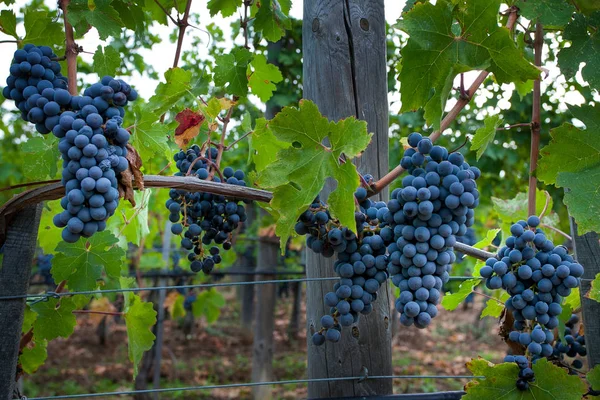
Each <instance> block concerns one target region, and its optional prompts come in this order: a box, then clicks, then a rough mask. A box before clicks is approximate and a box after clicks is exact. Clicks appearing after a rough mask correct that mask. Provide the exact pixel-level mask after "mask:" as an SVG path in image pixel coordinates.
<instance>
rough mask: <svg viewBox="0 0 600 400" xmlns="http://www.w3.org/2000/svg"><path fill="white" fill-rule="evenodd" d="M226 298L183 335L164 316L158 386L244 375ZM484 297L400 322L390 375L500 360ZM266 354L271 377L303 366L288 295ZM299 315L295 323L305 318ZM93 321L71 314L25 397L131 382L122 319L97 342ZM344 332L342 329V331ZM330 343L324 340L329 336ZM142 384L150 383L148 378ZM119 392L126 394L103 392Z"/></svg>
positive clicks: (302, 344) (407, 384)
mask: <svg viewBox="0 0 600 400" xmlns="http://www.w3.org/2000/svg"><path fill="white" fill-rule="evenodd" d="M223 293H224V295H225V297H226V300H227V303H226V304H227V305H226V307H225V308H224V309H223V310H222V314H221V317H220V318H219V320H218V321H217V322H216V323H215V324H213V325H209V326H207V325H206V324H205V323H204V321H195V326H194V328H193V330H192V333H191V334H189V335H186V334H184V333H183V331H182V329H181V326H180V325H181V321H179V322H178V321H172V320H168V321H166V322H165V332H164V347H163V356H162V357H163V361H162V364H161V377H162V379H161V388H181V387H187V386H203V385H223V384H231V383H242V382H250V381H251V368H252V339H251V338H249V337H248V334H247V333H245V331H244V330H243V329H242V327H241V326H240V323H239V303H238V302H237V301H236V294H235V291H234V290H226V291H224V292H223ZM482 307H483V301H481V300H480V299H476V300H475V303H473V304H471V305H470V307H469V308H468V309H464V308H462V307H459V308H458V309H457V310H456V311H453V312H448V311H443V310H441V312H440V314H439V315H438V316H437V317H436V318H435V319H434V320H433V321H432V324H431V326H430V327H429V328H428V329H427V330H418V329H416V328H402V329H400V330H399V331H398V332H397V334H396V335H395V337H394V341H393V355H392V357H393V366H394V374H395V375H469V371H468V370H467V369H466V367H465V363H466V362H467V361H469V360H470V359H471V358H473V357H477V356H482V357H484V358H486V359H488V360H491V361H500V360H501V359H502V357H503V356H504V354H505V352H506V345H505V344H504V343H503V342H502V341H501V340H500V338H499V337H498V336H497V334H496V330H497V328H496V320H494V319H492V318H485V319H483V320H480V319H479V314H480V311H481V308H482ZM276 309H277V311H276V313H277V319H276V329H275V332H274V337H275V342H276V343H275V353H274V360H273V366H274V368H273V370H274V377H273V379H274V380H295V379H304V378H306V377H307V373H306V333H305V332H304V331H303V330H302V329H301V332H300V333H299V335H298V337H297V338H295V339H290V338H289V337H288V334H287V328H288V323H289V315H290V312H291V299H289V298H283V299H279V300H278V305H277V307H276ZM304 325H305V321H301V325H300V326H302V327H303V326H304ZM96 328H97V327H96V325H95V323H94V322H93V321H92V320H91V319H90V317H89V316H87V315H78V326H77V328H76V330H75V333H74V334H73V335H72V336H71V337H70V338H69V339H66V340H63V339H58V340H55V341H53V342H51V344H50V345H49V347H48V360H47V362H46V364H45V365H44V366H42V367H41V368H40V370H39V371H38V372H37V373H36V374H34V375H33V376H26V377H25V378H24V379H23V392H22V394H23V395H25V396H27V397H29V398H31V397H36V396H54V395H66V394H84V393H101V392H112V391H127V390H133V367H132V364H131V362H130V361H129V359H128V355H127V335H126V332H125V325H124V323H114V322H112V323H110V324H109V331H108V332H109V335H108V338H107V341H106V343H105V344H104V345H101V344H100V340H99V337H98V335H97V333H96V332H97V329H96ZM346 334H347V333H346ZM328 345H331V344H328ZM466 382H467V380H465V379H396V380H394V393H416V392H434V391H442V390H460V389H461V388H462V387H463V385H464V384H465V383H466ZM148 387H149V388H151V387H152V383H149V385H148ZM250 394H251V389H250V388H247V387H242V388H228V389H213V390H196V391H173V392H168V393H161V395H160V397H159V398H161V399H245V398H250V397H251V395H250ZM306 396H307V387H306V384H298V385H276V386H274V387H273V398H275V399H297V398H305V397H306ZM102 398H106V399H116V398H119V399H126V398H132V397H128V396H120V397H115V396H111V397H102Z"/></svg>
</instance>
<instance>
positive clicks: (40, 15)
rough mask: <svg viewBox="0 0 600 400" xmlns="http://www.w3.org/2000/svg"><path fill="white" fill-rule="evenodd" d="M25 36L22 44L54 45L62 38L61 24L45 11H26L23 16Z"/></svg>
mask: <svg viewBox="0 0 600 400" xmlns="http://www.w3.org/2000/svg"><path fill="white" fill-rule="evenodd" d="M24 25H25V37H24V38H23V42H22V44H27V43H31V44H35V45H36V46H41V45H49V46H52V45H55V44H56V43H62V40H63V38H64V33H63V28H62V25H61V24H59V23H58V22H56V21H55V20H54V18H53V16H52V15H51V14H50V13H47V12H45V11H27V12H25V18H24Z"/></svg>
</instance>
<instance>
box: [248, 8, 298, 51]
mask: <svg viewBox="0 0 600 400" xmlns="http://www.w3.org/2000/svg"><path fill="white" fill-rule="evenodd" d="M291 6H292V1H291V0H262V1H260V2H254V4H253V5H252V13H251V15H252V16H253V17H254V18H255V20H254V29H255V30H256V31H257V32H261V33H262V35H263V37H264V38H265V39H267V40H268V41H270V42H276V41H278V40H279V39H281V38H282V37H283V36H284V35H285V31H286V29H290V28H291V21H290V18H289V17H288V14H289V12H290V8H291Z"/></svg>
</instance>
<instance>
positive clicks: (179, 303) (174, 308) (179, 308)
mask: <svg viewBox="0 0 600 400" xmlns="http://www.w3.org/2000/svg"><path fill="white" fill-rule="evenodd" d="M174 293H176V292H174ZM184 302H185V296H184V295H182V294H180V293H177V297H176V298H175V301H174V302H173V303H172V304H171V305H170V307H169V314H170V315H171V318H172V319H176V318H183V317H185V308H184V307H183V304H184Z"/></svg>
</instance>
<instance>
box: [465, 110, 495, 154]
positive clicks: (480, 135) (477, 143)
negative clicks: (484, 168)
mask: <svg viewBox="0 0 600 400" xmlns="http://www.w3.org/2000/svg"><path fill="white" fill-rule="evenodd" d="M483 124H484V126H482V127H481V128H479V129H477V130H476V131H475V135H474V136H473V138H472V139H471V150H477V159H478V160H479V159H480V158H481V156H482V155H483V153H484V152H485V149H487V147H488V145H489V144H490V143H491V142H492V141H493V140H494V137H496V129H498V127H499V126H500V125H502V117H500V116H499V115H492V116H491V117H488V118H486V119H485V121H483Z"/></svg>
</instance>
